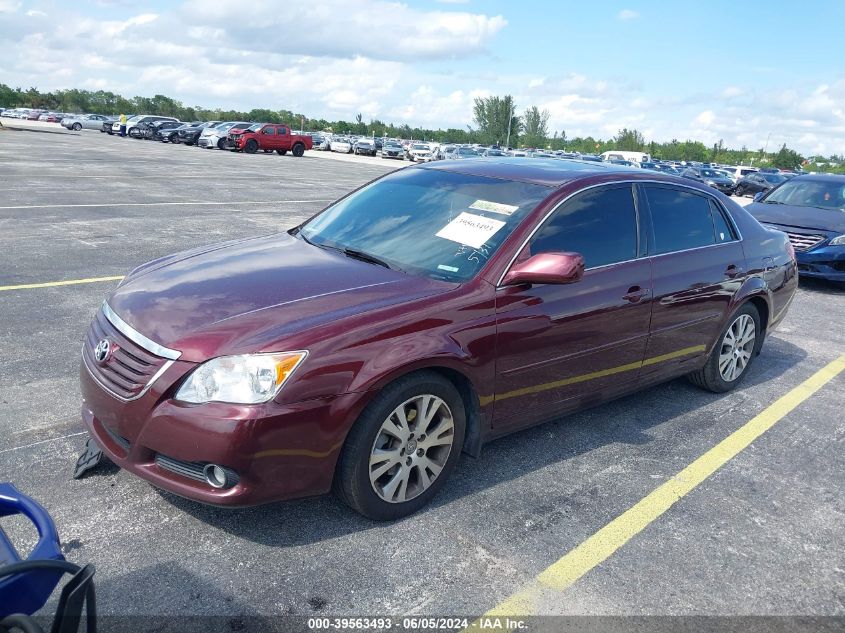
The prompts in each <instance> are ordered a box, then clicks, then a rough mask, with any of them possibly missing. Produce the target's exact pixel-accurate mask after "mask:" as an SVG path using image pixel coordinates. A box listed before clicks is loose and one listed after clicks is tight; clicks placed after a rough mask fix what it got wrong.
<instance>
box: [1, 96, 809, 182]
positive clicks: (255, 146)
mask: <svg viewBox="0 0 845 633" xmlns="http://www.w3.org/2000/svg"><path fill="white" fill-rule="evenodd" d="M0 115H2V116H4V117H11V118H21V119H29V120H42V121H50V122H60V123H61V125H62V126H63V127H65V128H67V129H69V130H74V131H79V130H83V129H90V130H100V131H101V132H105V133H107V134H118V133H119V132H120V121H119V120H118V117H116V116H107V115H102V114H67V113H57V112H45V111H43V110H36V109H29V108H14V109H10V110H5V111H2V112H0ZM125 133H126V135H127V136H129V137H131V138H136V139H146V140H155V141H161V142H164V143H172V144H174V145H178V144H184V145H196V146H198V147H202V148H204V149H221V150H224V149H228V150H234V151H243V152H246V153H255V152H257V151H259V150H261V151H265V152H272V151H277V152H278V153H280V154H285V153H287V152H288V151H290V152H291V153H293V154H294V155H298V156H301V155H302V153H304V151H305V150H306V149H315V150H323V151H331V152H337V153H341V154H354V155H360V156H377V157H381V158H384V159H398V160H408V161H412V162H429V161H435V160H464V159H469V158H479V157H484V158H488V157H506V156H507V157H519V158H553V159H563V160H581V161H603V162H606V163H610V164H614V165H619V166H629V167H639V168H642V169H647V170H651V171H654V172H658V173H662V174H667V175H674V176H681V177H683V178H687V179H689V180H694V181H696V182H700V183H704V184H706V185H708V186H710V187H712V188H714V189H717V190H718V191H721V192H722V193H725V194H728V195H737V196H746V195H752V196H753V195H756V194H758V193H765V192H767V191H769V190H771V189H772V188H774V187H776V186H777V185H779V184H781V183H782V182H784V181H785V180H786V179H788V178H791V177H794V176H795V175H797V174H798V173H800V172H792V171H787V170H778V169H774V168H756V167H749V166H742V165H741V166H732V165H715V164H711V163H702V162H693V161H665V160H660V159H656V158H652V157H651V156H650V155H649V154H647V153H644V152H629V151H621V150H611V151H607V152H604V153H603V154H602V155H601V156H595V155H591V154H580V153H577V152H566V151H563V150H555V151H552V150H544V149H536V148H527V149H519V148H505V147H499V146H497V145H479V144H472V145H471V144H448V143H438V142H426V141H415V140H407V139H404V140H403V139H394V138H386V137H369V136H355V135H335V134H331V133H325V132H307V133H302V132H297V131H293V130H290V128H288V126H285V125H277V124H271V123H255V122H247V121H192V122H184V121H179V120H178V119H176V118H174V117H167V116H160V115H132V116H129V117H127V120H126V130H125Z"/></svg>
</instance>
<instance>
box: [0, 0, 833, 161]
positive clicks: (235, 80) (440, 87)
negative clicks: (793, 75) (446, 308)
mask: <svg viewBox="0 0 845 633" xmlns="http://www.w3.org/2000/svg"><path fill="white" fill-rule="evenodd" d="M101 1H104V2H105V1H106V0H101ZM49 6H51V7H52V8H51V9H50V16H49V18H44V17H43V16H37V15H36V16H27V15H26V14H25V13H24V12H23V11H19V10H18V9H20V7H21V4H20V3H19V2H16V1H10V0H0V50H3V51H4V64H3V76H2V78H0V81H2V82H3V83H6V84H10V85H13V86H18V85H20V86H33V85H34V86H38V87H39V88H40V89H42V90H55V89H62V88H75V87H77V88H87V89H91V90H97V89H102V90H111V91H113V92H117V93H121V94H124V95H126V96H135V95H153V94H166V95H169V96H172V97H175V98H177V99H179V100H181V101H182V102H184V103H186V104H189V105H203V106H210V107H221V108H226V109H240V110H246V111H248V110H250V109H253V108H271V109H289V110H293V111H296V112H303V113H305V114H306V115H309V116H313V117H315V118H316V117H320V118H327V119H344V120H347V121H350V120H353V119H354V117H355V115H356V114H358V113H359V112H360V113H361V114H363V116H364V118H365V120H366V119H369V118H376V117H377V118H380V119H382V120H384V121H391V122H395V123H398V124H404V123H407V124H409V125H413V126H417V125H422V126H426V127H434V128H437V127H442V128H447V127H458V128H465V126H467V125H469V124H472V105H473V100H474V99H475V98H476V97H479V96H488V95H491V94H512V95H514V97H515V100H516V105H517V110H518V112H522V111H523V110H524V109H525V108H526V107H528V106H531V105H537V106H538V107H540V108H541V109H548V110H549V113H550V121H549V129H550V130H551V131H558V132H560V131H563V130H565V131H566V134H567V136H568V137H570V138H572V137H575V136H588V135H590V136H593V137H596V138H603V139H607V138H609V137H610V136H613V135H614V134H615V133H616V132H617V131H618V130H619V129H620V128H622V127H629V128H630V127H636V128H637V129H639V130H640V131H641V132H643V133H644V134H645V136H646V139H647V140H652V139H653V140H656V141H668V140H671V139H672V138H678V139H680V140H685V139H687V138H693V139H697V140H701V141H702V142H704V143H706V144H708V145H712V144H713V143H715V142H717V141H718V140H719V139H724V142H725V143H726V144H727V145H728V146H729V147H740V146H741V145H743V144H745V145H747V146H748V147H750V148H753V149H756V148H758V147H761V146H763V145H764V144H765V143H766V139H767V138H769V135H771V136H770V138H769V148H770V149H771V148H774V147H779V146H780V145H781V144H782V143H787V144H788V145H789V146H790V147H795V148H796V149H798V150H799V151H801V152H802V153H805V154H810V153H824V154H830V153H834V152H835V153H841V152H842V148H843V147H845V105H843V104H845V76H844V75H843V74H842V73H838V74H837V73H828V76H827V78H826V81H825V82H824V83H821V82H817V83H809V82H808V81H806V80H803V81H800V80H799V81H789V82H787V84H786V85H788V86H789V88H787V89H783V88H781V87H777V88H776V87H775V86H781V85H783V82H782V81H778V82H777V83H773V84H772V86H773V87H772V88H771V89H761V88H755V87H754V84H753V83H751V84H748V85H746V83H745V82H744V83H743V84H741V85H725V84H724V83H720V82H714V83H712V84H707V81H706V80H707V78H706V77H703V78H702V82H701V84H700V85H701V88H700V89H699V91H698V92H695V93H683V92H682V91H680V90H679V89H676V87H675V86H672V85H671V82H670V84H667V83H666V82H665V80H661V79H660V78H659V77H658V76H655V77H654V79H651V80H649V81H648V83H645V81H642V83H641V81H640V80H636V79H632V78H630V77H628V76H624V75H613V74H607V75H593V74H591V73H586V72H583V71H582V67H579V66H578V65H577V58H576V62H575V65H574V66H571V68H572V71H571V72H569V73H568V74H562V75H555V74H553V70H552V68H553V66H552V67H550V66H537V67H526V68H525V70H524V71H522V72H519V73H516V74H505V73H503V72H501V71H500V68H499V65H498V64H497V63H496V61H495V60H493V61H490V60H491V59H492V58H491V57H490V52H489V51H490V50H496V49H497V46H496V45H497V44H498V43H499V42H498V39H499V38H501V37H503V33H504V34H506V33H507V29H506V24H507V21H506V19H505V18H504V17H502V16H498V15H492V16H491V15H487V14H485V13H484V12H483V11H467V10H464V8H463V7H460V8H458V9H457V10H450V9H449V8H448V7H445V6H439V7H436V8H434V9H431V10H425V9H422V8H413V7H410V6H408V5H406V4H400V3H397V2H387V1H385V0H321V1H320V2H318V3H315V2H311V1H310V0H288V2H286V9H285V11H284V12H279V11H278V5H277V3H276V2H275V1H274V0H255V2H254V3H253V4H251V5H250V7H249V9H248V11H246V13H245V9H244V7H243V6H242V4H238V3H236V2H234V0H219V1H218V2H209V3H204V2H200V0H188V2H186V3H185V4H182V5H178V6H176V8H173V9H168V10H161V11H160V12H159V13H147V12H141V11H142V10H137V11H138V12H137V13H135V14H133V13H131V12H129V11H131V8H130V9H119V8H117V7H112V9H110V10H109V12H108V13H109V14H110V15H122V16H123V17H122V19H109V20H105V19H102V18H100V17H85V16H84V15H83V14H77V13H73V14H71V13H69V12H68V11H67V10H62V9H60V8H55V5H49ZM133 6H137V5H133ZM431 6H434V5H431ZM121 11H122V13H121ZM31 12H33V13H34V12H36V10H35V9H33V10H31ZM247 13H248V15H249V16H250V19H249V20H245V19H244V16H245V15H246V14H247ZM341 14H342V15H343V16H344V19H343V20H337V19H336V16H337V15H341ZM361 33H365V34H367V37H360V34H361ZM374 33H375V34H380V33H396V34H401V42H400V41H399V40H398V39H397V40H396V41H395V42H394V43H393V44H392V45H390V46H384V45H383V41H384V40H383V38H380V37H373V36H372V34H374ZM400 44H401V45H400ZM472 57H476V58H481V63H465V62H466V60H468V59H470V58H472ZM68 59H73V60H74V63H73V64H68V63H67V60H68ZM503 67H506V66H503ZM667 92H668V93H669V94H668V95H667Z"/></svg>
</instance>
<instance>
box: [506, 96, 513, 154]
mask: <svg viewBox="0 0 845 633" xmlns="http://www.w3.org/2000/svg"><path fill="white" fill-rule="evenodd" d="M512 122H513V106H511V107H509V108H508V140H506V141H505V149H507V148H509V147H510V146H511V123H512Z"/></svg>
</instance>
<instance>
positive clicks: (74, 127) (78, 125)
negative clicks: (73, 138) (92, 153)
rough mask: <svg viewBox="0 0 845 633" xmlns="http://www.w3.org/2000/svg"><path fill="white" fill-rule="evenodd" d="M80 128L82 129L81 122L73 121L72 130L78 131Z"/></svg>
mask: <svg viewBox="0 0 845 633" xmlns="http://www.w3.org/2000/svg"><path fill="white" fill-rule="evenodd" d="M81 129H82V124H81V123H74V124H73V130H74V131H75V132H78V131H79V130H81Z"/></svg>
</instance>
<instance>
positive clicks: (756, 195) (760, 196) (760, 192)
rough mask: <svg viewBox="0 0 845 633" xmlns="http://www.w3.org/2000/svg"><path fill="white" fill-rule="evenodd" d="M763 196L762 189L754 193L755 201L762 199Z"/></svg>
mask: <svg viewBox="0 0 845 633" xmlns="http://www.w3.org/2000/svg"><path fill="white" fill-rule="evenodd" d="M762 197H763V192H762V191H758V192H757V193H755V194H754V202H757V201H758V200H760V198H762Z"/></svg>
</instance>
